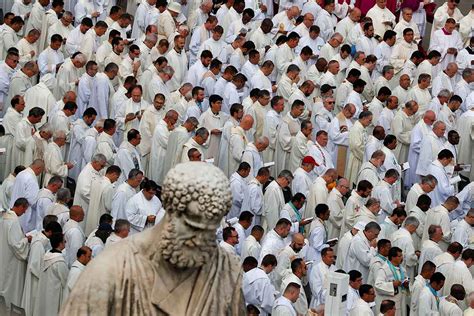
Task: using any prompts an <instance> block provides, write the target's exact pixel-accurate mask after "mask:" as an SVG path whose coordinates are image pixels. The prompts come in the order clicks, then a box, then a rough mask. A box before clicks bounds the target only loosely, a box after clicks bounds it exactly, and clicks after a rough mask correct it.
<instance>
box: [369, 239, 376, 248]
mask: <svg viewBox="0 0 474 316" xmlns="http://www.w3.org/2000/svg"><path fill="white" fill-rule="evenodd" d="M370 247H372V248H376V247H377V239H374V240H372V241H371V242H370Z"/></svg>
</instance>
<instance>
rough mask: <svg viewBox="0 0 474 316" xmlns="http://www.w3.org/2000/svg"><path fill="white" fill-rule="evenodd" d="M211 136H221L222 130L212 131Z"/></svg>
mask: <svg viewBox="0 0 474 316" xmlns="http://www.w3.org/2000/svg"><path fill="white" fill-rule="evenodd" d="M211 134H212V135H220V134H222V131H221V130H220V129H217V128H215V129H212V130H211Z"/></svg>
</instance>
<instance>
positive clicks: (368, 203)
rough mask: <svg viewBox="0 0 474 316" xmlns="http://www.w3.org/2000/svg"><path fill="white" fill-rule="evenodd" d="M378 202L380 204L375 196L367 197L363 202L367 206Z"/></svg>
mask: <svg viewBox="0 0 474 316" xmlns="http://www.w3.org/2000/svg"><path fill="white" fill-rule="evenodd" d="M375 204H379V205H380V200H379V199H376V198H369V199H368V200H367V202H366V203H365V206H366V207H367V208H369V207H371V206H372V205H375Z"/></svg>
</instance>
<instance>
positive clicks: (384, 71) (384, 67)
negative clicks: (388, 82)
mask: <svg viewBox="0 0 474 316" xmlns="http://www.w3.org/2000/svg"><path fill="white" fill-rule="evenodd" d="M394 69H395V68H394V67H393V66H392V65H385V66H383V68H382V75H385V74H386V73H387V72H389V71H390V70H394Z"/></svg>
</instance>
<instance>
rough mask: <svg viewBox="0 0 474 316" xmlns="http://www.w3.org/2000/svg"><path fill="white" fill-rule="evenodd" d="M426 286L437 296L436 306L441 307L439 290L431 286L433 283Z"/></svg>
mask: <svg viewBox="0 0 474 316" xmlns="http://www.w3.org/2000/svg"><path fill="white" fill-rule="evenodd" d="M426 286H427V287H428V289H429V290H430V292H431V294H433V295H434V297H435V298H436V306H437V307H438V309H439V297H438V292H436V291H435V289H433V288H432V287H431V284H426Z"/></svg>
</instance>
